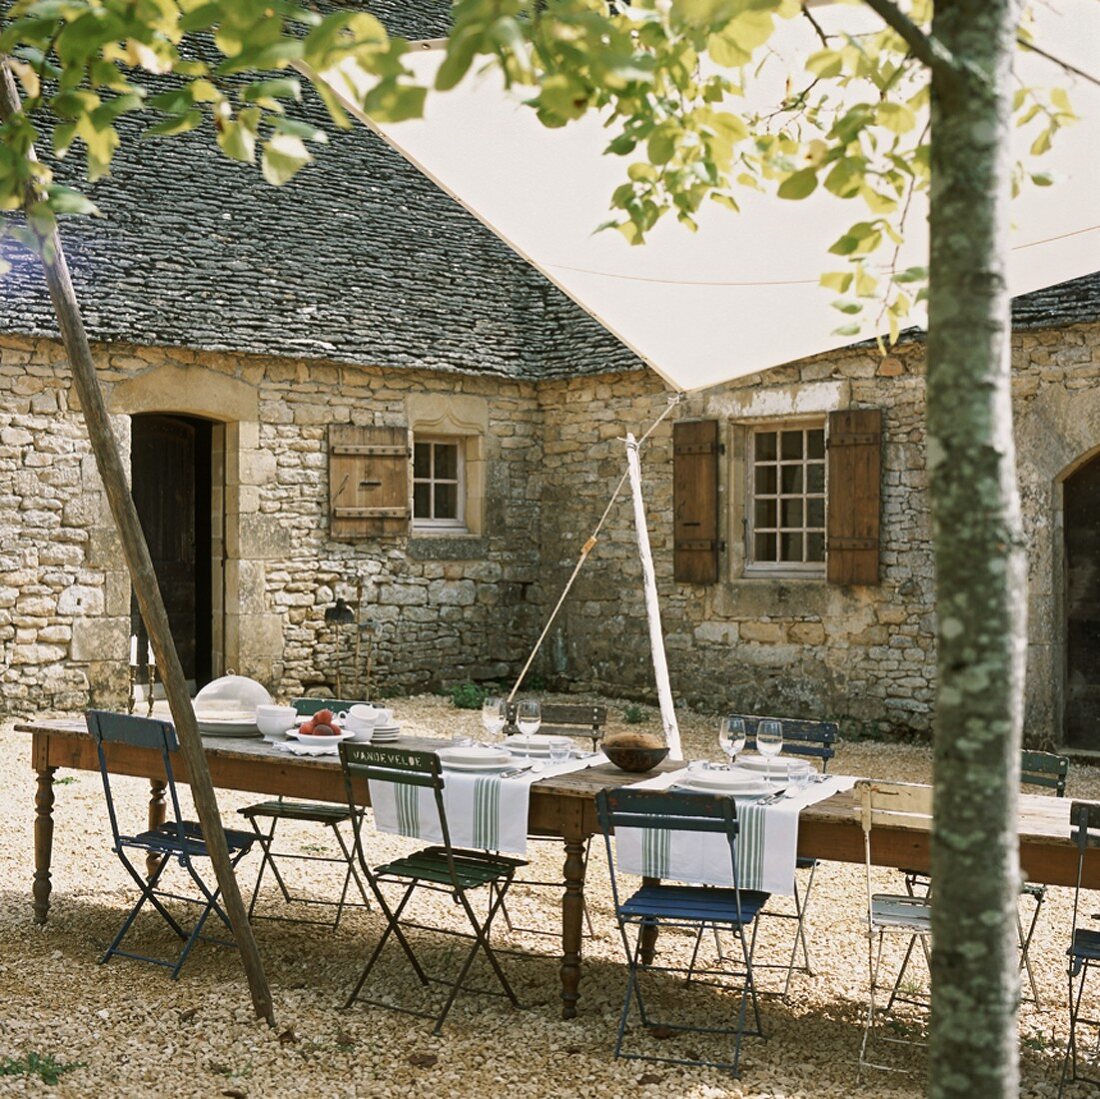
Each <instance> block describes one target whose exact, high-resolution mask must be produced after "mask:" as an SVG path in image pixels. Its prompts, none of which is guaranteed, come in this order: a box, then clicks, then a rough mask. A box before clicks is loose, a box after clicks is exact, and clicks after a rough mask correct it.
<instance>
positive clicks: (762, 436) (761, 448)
mask: <svg viewBox="0 0 1100 1099" xmlns="http://www.w3.org/2000/svg"><path fill="white" fill-rule="evenodd" d="M756 460H757V461H758V462H767V461H775V432H774V431H758V432H757V433H756Z"/></svg>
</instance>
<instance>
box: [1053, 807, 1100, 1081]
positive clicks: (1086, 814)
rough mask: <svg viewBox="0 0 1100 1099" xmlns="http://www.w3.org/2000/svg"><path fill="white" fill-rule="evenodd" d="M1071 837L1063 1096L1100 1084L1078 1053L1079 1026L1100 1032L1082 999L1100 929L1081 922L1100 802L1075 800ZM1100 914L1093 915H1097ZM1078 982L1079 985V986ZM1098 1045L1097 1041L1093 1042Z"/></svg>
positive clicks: (1099, 949) (1099, 834) (1099, 829)
mask: <svg viewBox="0 0 1100 1099" xmlns="http://www.w3.org/2000/svg"><path fill="white" fill-rule="evenodd" d="M1069 822H1070V833H1069V834H1070V838H1071V839H1072V840H1073V841H1074V843H1075V844H1076V846H1077V884H1076V886H1075V888H1074V890H1073V921H1072V924H1071V926H1070V936H1069V948H1068V949H1067V950H1066V956H1067V957H1068V958H1069V972H1068V977H1069V1041H1068V1042H1067V1043H1066V1055H1065V1057H1064V1058H1063V1060H1062V1075H1061V1079H1060V1080H1059V1081H1058V1096H1059V1099H1061V1095H1062V1092H1063V1091H1064V1090H1065V1086H1066V1083H1067V1082H1078V1081H1081V1082H1084V1083H1088V1084H1092V1085H1093V1088H1094V1090H1095V1089H1096V1088H1097V1087H1100V1075H1092V1076H1086V1075H1084V1074H1083V1073H1082V1072H1081V1070H1080V1065H1079V1063H1078V1056H1077V1028H1078V1027H1080V1026H1090V1027H1095V1028H1097V1033H1098V1034H1100V1018H1096V1017H1092V1018H1090V1017H1088V1016H1086V1015H1084V1014H1082V1010H1081V1009H1082V1000H1083V999H1084V994H1085V984H1086V982H1087V980H1088V975H1089V970H1090V969H1091V968H1092V966H1093V965H1094V964H1095V963H1097V962H1100V932H1098V931H1096V930H1094V929H1092V928H1088V927H1081V926H1079V921H1080V919H1081V918H1082V916H1081V901H1082V897H1081V892H1082V885H1081V881H1082V876H1083V871H1084V867H1085V855H1086V854H1087V853H1088V850H1089V848H1091V847H1100V803H1097V802H1089V801H1074V802H1071V803H1070V807H1069ZM1097 918H1100V917H1097V916H1095V915H1094V916H1093V919H1097ZM1075 985H1076V987H1075ZM1092 1048H1093V1049H1095V1048H1096V1045H1095V1043H1092ZM1090 1068H1091V1070H1092V1071H1093V1072H1094V1073H1095V1072H1097V1070H1098V1069H1100V1065H1098V1064H1097V1061H1096V1060H1095V1055H1094V1059H1093V1060H1092V1061H1091V1064H1090Z"/></svg>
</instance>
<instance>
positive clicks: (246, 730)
mask: <svg viewBox="0 0 1100 1099" xmlns="http://www.w3.org/2000/svg"><path fill="white" fill-rule="evenodd" d="M195 723H196V724H197V725H198V727H199V732H200V733H202V735H203V736H263V734H262V733H261V732H260V730H259V729H257V728H256V719H255V718H252V720H251V721H239V720H236V721H226V720H224V719H222V718H211V717H196V718H195Z"/></svg>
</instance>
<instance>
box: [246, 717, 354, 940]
mask: <svg viewBox="0 0 1100 1099" xmlns="http://www.w3.org/2000/svg"><path fill="white" fill-rule="evenodd" d="M292 705H293V707H294V709H295V710H297V712H298V714H299V715H300V716H302V717H312V716H313V715H314V714H315V713H317V711H318V710H332V711H333V712H335V713H339V712H341V711H346V710H349V709H350V708H351V707H352V706H357V705H359V703H358V702H355V701H353V700H348V699H342V698H296V699H295V700H294V701H293V703H292ZM237 812H238V813H240V814H241V816H243V817H245V818H246V819H247V821H248V823H249V824H250V825H251V826H252V831H253V832H254V833H255V836H256V839H257V840H259V843H260V847H261V849H262V851H263V857H262V858H261V860H260V869H259V873H257V875H256V884H255V885H254V886H253V887H252V899H251V900H250V901H249V903H248V918H249V919H250V920H279V921H280V922H283V923H302V924H318V925H323V926H331V927H332V929H333V930H334V931H335V930H336V928H337V927H339V926H340V919H341V917H342V916H343V914H344V908H345V907H346V906H351V907H357V908H369V907H370V900H369V899H368V897H367V891H366V889H365V888H364V886H363V882H362V880H361V879H360V877H359V873H358V871H357V870H356V869H355V857H354V855H353V854H352V851H351V849H350V848H349V847H348V844H347V841H346V840H345V839H344V835H343V833H342V832H341V831H340V825H341V824H344V823H345V822H347V821H352V820H353V817H352V813H351V811H350V810H349V809H348V807H347V806H346V805H329V804H326V803H324V802H313V801H287V800H286V799H284V798H282V797H280V798H277V799H275V800H273V801H261V802H257V803H256V804H254V805H246V806H245V807H244V808H243V809H238V810H237ZM359 812H361V810H360V811H359ZM261 820H266V821H268V822H270V823H269V824H268V827H267V828H266V829H263V828H261V827H260V825H259V823H258V821H261ZM284 820H290V821H298V822H301V823H311V824H323V825H325V827H327V828H330V829H331V830H332V835H333V839H334V841H335V843H336V847H337V848H338V849H339V852H340V853H339V855H335V854H332V855H317V854H313V853H305V852H301V851H276V850H275V849H274V843H275V829H276V827H277V825H278V824H279V822H280V821H284ZM353 828H354V824H353ZM280 859H281V860H284V861H286V860H297V861H299V862H331V863H337V864H338V865H342V866H343V867H344V868H345V870H344V881H343V885H342V886H341V889H340V898H339V900H335V901H333V900H327V899H325V898H323V897H308V896H304V895H302V894H295V893H292V892H291V890H290V888H289V886H288V885H287V881H286V877H285V876H284V874H283V871H281V870H280V869H279V864H278V862H277V860H280ZM269 866H270V867H271V874H272V876H273V877H274V879H275V883H276V885H278V887H279V892H280V893H281V894H282V897H283V902H284V903H285V904H288V905H290V904H302V905H311V904H312V905H333V906H335V908H336V916H335V918H334V919H333V920H332V921H331V922H330V921H328V920H314V919H309V918H306V917H298V916H276V915H269V914H263V915H259V916H258V915H256V901H257V900H258V899H259V896H260V887H261V886H262V885H263V880H264V873H265V872H266V870H267V868H268V867H269ZM353 881H354V882H355V888H356V890H357V892H358V893H359V896H360V897H361V898H362V900H360V901H355V900H352V901H349V900H348V899H347V896H348V890H349V887H350V886H351V883H352V882H353Z"/></svg>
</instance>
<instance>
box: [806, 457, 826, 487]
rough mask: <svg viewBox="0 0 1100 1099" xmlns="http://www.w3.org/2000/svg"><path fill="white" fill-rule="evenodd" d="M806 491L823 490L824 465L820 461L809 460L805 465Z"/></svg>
mask: <svg viewBox="0 0 1100 1099" xmlns="http://www.w3.org/2000/svg"><path fill="white" fill-rule="evenodd" d="M806 491H807V492H824V491H825V465H824V463H822V462H810V463H809V464H808V465H807V466H806Z"/></svg>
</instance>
